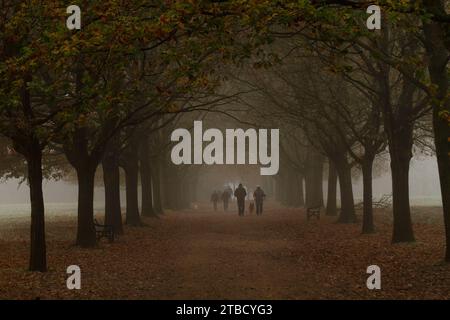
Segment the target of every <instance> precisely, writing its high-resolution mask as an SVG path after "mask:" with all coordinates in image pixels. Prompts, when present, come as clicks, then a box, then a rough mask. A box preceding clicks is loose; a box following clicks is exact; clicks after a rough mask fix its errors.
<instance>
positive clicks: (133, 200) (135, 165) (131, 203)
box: [124, 150, 142, 226]
mask: <svg viewBox="0 0 450 320" xmlns="http://www.w3.org/2000/svg"><path fill="white" fill-rule="evenodd" d="M134 151H135V152H129V153H127V155H126V158H127V159H126V160H125V162H124V170H125V185H126V199H127V210H126V224H127V225H131V226H141V225H142V222H141V218H140V216H139V201H138V180H139V162H138V157H137V150H134Z"/></svg>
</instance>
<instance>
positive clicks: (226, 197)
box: [222, 188, 231, 212]
mask: <svg viewBox="0 0 450 320" xmlns="http://www.w3.org/2000/svg"><path fill="white" fill-rule="evenodd" d="M230 198H231V193H230V191H229V189H228V188H227V189H225V190H224V191H223V193H222V201H223V211H225V212H227V211H228V202H229V201H230Z"/></svg>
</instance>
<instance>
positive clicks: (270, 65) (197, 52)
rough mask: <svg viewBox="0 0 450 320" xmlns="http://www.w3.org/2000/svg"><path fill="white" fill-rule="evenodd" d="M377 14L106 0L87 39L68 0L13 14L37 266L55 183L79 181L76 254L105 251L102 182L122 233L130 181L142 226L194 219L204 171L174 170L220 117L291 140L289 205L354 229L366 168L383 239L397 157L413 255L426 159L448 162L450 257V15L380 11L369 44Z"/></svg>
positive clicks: (4, 158)
mask: <svg viewBox="0 0 450 320" xmlns="http://www.w3.org/2000/svg"><path fill="white" fill-rule="evenodd" d="M369 4H370V3H369V2H367V3H366V2H364V1H280V2H272V1H257V0H251V1H234V0H231V1H157V0H153V1H144V0H133V1H126V2H117V1H97V2H95V4H85V5H84V7H82V8H81V9H82V13H83V20H82V21H83V22H82V28H81V30H78V31H69V30H67V28H66V25H65V19H66V18H67V14H66V11H65V9H66V7H67V5H68V4H67V3H66V1H52V2H49V3H43V2H42V1H35V0H32V1H28V2H26V3H18V2H17V1H3V2H2V3H1V5H0V11H1V12H2V15H1V17H0V134H1V140H0V157H1V162H2V163H1V173H2V175H3V177H6V178H8V177H19V178H22V179H26V180H27V182H28V185H29V187H30V203H31V229H30V232H31V238H30V264H29V269H30V270H32V271H46V270H47V260H46V257H47V254H46V245H45V243H46V240H45V204H44V199H43V191H42V182H43V179H44V178H59V177H61V176H64V174H65V172H67V171H69V170H72V171H74V172H75V173H76V178H77V183H78V214H77V216H78V221H77V236H76V244H77V245H79V246H81V247H86V248H89V247H94V246H95V245H96V238H95V228H94V223H93V217H94V208H93V200H94V198H93V195H94V184H95V175H96V172H97V171H98V170H99V168H101V171H102V173H103V175H102V176H103V183H104V186H105V222H106V223H107V224H110V225H112V226H113V227H114V229H115V231H116V232H117V233H119V234H120V233H122V232H123V226H122V223H123V222H122V213H121V203H120V197H119V195H120V186H121V179H120V177H121V175H120V170H119V168H122V169H123V171H124V172H125V181H123V183H124V185H125V186H126V212H125V217H126V218H125V221H124V222H125V223H126V224H127V225H130V226H141V225H142V224H143V223H142V221H141V215H142V216H147V217H157V216H158V215H160V214H163V212H164V209H165V208H170V209H181V208H185V207H188V206H189V203H190V201H192V200H193V199H195V198H196V195H195V191H194V190H195V185H196V184H197V183H199V182H198V175H197V172H196V168H194V167H187V168H186V167H176V166H173V165H171V164H170V161H168V157H170V155H169V147H170V146H169V139H168V136H169V135H170V132H171V130H172V129H173V128H176V127H177V126H178V125H180V123H192V122H191V121H190V120H191V119H190V118H189V115H192V114H195V115H198V114H200V113H201V114H207V113H213V112H216V113H218V114H224V116H229V117H231V118H233V117H234V118H238V119H239V120H241V121H242V122H246V123H247V124H257V123H259V125H261V126H262V125H265V126H270V127H276V128H285V130H284V132H282V133H281V134H282V136H283V139H281V140H282V143H281V146H280V151H281V169H280V173H279V175H278V176H277V177H276V178H274V181H272V182H270V183H273V184H274V185H275V186H276V187H275V192H276V193H277V195H278V198H279V199H280V200H281V201H282V202H283V203H285V204H286V205H289V206H302V205H305V206H308V207H310V206H322V205H325V206H326V207H327V213H328V214H330V215H337V214H339V218H338V221H339V222H343V223H353V222H355V221H356V220H357V219H356V211H355V200H354V197H353V189H352V188H353V186H352V174H353V172H354V171H355V170H356V169H358V170H360V171H361V174H362V177H363V185H364V199H363V200H364V203H363V219H362V220H363V223H362V231H363V233H370V232H374V231H375V229H376V228H375V227H376V226H374V223H373V208H372V207H373V206H372V198H373V195H372V178H373V171H374V170H373V168H374V164H376V163H377V161H378V159H379V157H380V155H381V154H389V159H390V172H391V175H392V183H393V185H392V190H393V194H392V196H393V208H392V211H393V234H392V241H393V242H408V241H414V233H413V226H412V221H411V212H410V203H409V181H408V176H409V175H408V173H409V163H410V160H411V158H412V155H413V149H414V148H419V149H424V148H427V149H431V150H432V152H434V153H435V154H436V158H437V162H438V168H439V177H440V187H441V196H442V202H443V215H444V221H445V231H446V243H447V246H446V253H445V260H446V261H450V150H449V148H450V142H449V139H450V104H449V68H448V63H449V57H450V41H449V39H450V27H449V26H450V23H449V22H450V16H449V14H448V9H449V8H448V7H446V2H445V1H439V0H424V1H421V2H418V3H416V4H414V5H413V4H410V3H409V2H400V3H399V4H393V2H392V1H378V4H379V5H380V6H381V8H382V14H383V19H382V28H381V30H374V31H370V30H368V29H367V28H366V26H365V19H366V18H367V14H366V12H365V9H366V8H367V7H368V5H369ZM224 87H226V88H228V87H231V88H237V89H235V90H234V89H233V90H231V91H230V90H224ZM224 92H226V93H224ZM236 105H240V107H245V108H247V109H248V110H250V112H247V113H245V115H242V113H241V112H240V111H235V110H234V108H235V106H236ZM187 119H189V121H187ZM325 169H326V170H325ZM325 175H326V177H325ZM324 178H326V179H327V180H328V199H327V201H324V199H323V196H322V194H323V190H322V181H323V179H324ZM303 182H305V183H303ZM139 183H140V185H141V188H140V189H139V188H138V185H139ZM268 183H269V182H268ZM337 183H339V186H340V188H339V190H340V197H339V198H340V199H341V206H340V211H338V208H337V207H338V206H337V201H336V191H337V188H336V184H337ZM304 186H305V190H303V188H304ZM177 188H178V189H177ZM139 190H141V192H142V197H141V198H142V205H141V208H140V207H139V203H138V192H139ZM303 195H304V196H303Z"/></svg>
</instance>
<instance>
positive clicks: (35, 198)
mask: <svg viewBox="0 0 450 320" xmlns="http://www.w3.org/2000/svg"><path fill="white" fill-rule="evenodd" d="M27 164H28V182H29V185H30V202H31V238H30V245H31V248H30V264H29V269H30V271H40V272H46V271H47V255H46V244H45V215H44V197H43V194H42V150H41V148H40V146H39V143H37V145H36V143H35V144H34V145H33V148H32V150H30V152H29V153H28V156H27Z"/></svg>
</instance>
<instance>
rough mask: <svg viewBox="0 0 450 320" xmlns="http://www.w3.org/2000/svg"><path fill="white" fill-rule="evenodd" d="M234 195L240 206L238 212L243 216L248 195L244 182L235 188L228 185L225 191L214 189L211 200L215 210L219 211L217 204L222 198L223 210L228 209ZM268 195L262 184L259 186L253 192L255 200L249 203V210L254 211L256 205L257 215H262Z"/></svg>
mask: <svg viewBox="0 0 450 320" xmlns="http://www.w3.org/2000/svg"><path fill="white" fill-rule="evenodd" d="M232 195H234V196H235V197H236V200H237V206H238V214H239V216H243V215H244V213H245V198H246V197H247V190H245V188H244V186H243V185H242V183H240V184H239V186H238V187H237V188H236V190H234V193H233V190H232V189H231V188H230V187H227V188H226V189H225V190H224V191H223V192H220V191H214V192H213V194H212V195H211V202H212V203H213V206H214V211H217V205H218V203H219V201H220V200H221V201H222V202H223V210H224V211H225V212H226V211H228V203H229V202H230V200H231V198H232ZM265 197H266V195H265V193H264V191H263V190H262V189H261V187H260V186H257V187H256V189H255V191H254V192H253V201H250V204H249V212H250V213H253V210H254V208H255V206H256V215H258V216H260V215H261V214H262V212H263V202H264V199H265Z"/></svg>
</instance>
